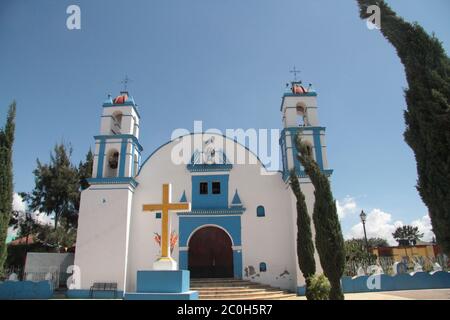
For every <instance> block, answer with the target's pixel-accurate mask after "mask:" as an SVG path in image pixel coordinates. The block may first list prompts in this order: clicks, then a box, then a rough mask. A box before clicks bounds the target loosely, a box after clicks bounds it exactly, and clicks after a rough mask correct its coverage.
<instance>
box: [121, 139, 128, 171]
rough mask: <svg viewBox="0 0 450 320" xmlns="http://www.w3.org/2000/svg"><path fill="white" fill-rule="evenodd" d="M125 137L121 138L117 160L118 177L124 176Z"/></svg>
mask: <svg viewBox="0 0 450 320" xmlns="http://www.w3.org/2000/svg"><path fill="white" fill-rule="evenodd" d="M127 141H128V139H127V138H123V139H122V144H121V146H120V160H119V177H125V162H126V155H127Z"/></svg>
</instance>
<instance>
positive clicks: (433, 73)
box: [357, 0, 450, 255]
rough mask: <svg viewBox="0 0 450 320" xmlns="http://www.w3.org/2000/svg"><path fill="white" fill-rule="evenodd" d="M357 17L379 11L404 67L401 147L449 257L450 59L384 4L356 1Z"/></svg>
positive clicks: (435, 41) (379, 0)
mask: <svg viewBox="0 0 450 320" xmlns="http://www.w3.org/2000/svg"><path fill="white" fill-rule="evenodd" d="M357 1H358V4H359V7H360V16H361V18H363V19H366V18H368V17H369V16H370V15H371V13H368V12H367V9H368V7H369V6H371V5H377V6H378V7H379V8H380V12H381V32H382V34H383V35H384V37H385V38H386V39H387V40H388V41H389V42H390V43H391V44H392V45H393V46H394V47H395V49H396V50H397V54H398V56H399V58H400V60H401V62H402V63H403V65H404V67H405V73H406V79H407V81H408V87H409V88H408V89H406V90H405V97H406V104H407V110H406V111H405V114H404V116H405V123H406V131H405V133H404V137H405V141H406V142H407V144H408V145H409V146H410V147H411V149H412V150H413V152H414V155H415V158H416V165H417V173H418V181H417V190H418V191H419V194H420V196H421V198H422V200H423V202H424V203H425V204H426V206H427V207H428V210H429V215H430V218H431V223H432V226H433V231H434V234H435V235H436V240H437V242H438V243H439V244H440V245H441V246H442V249H443V251H444V252H445V253H447V254H448V255H450V210H449V208H450V156H449V151H450V130H449V128H450V102H449V98H450V59H449V57H448V56H447V55H446V53H445V51H444V49H443V48H442V44H441V43H440V41H439V40H438V39H437V38H436V37H435V36H434V35H432V36H430V35H428V34H427V33H426V32H425V30H424V29H423V28H422V27H421V26H420V25H418V24H417V23H413V24H411V23H408V22H406V21H404V20H403V19H402V18H401V17H399V16H397V15H396V13H395V12H394V11H393V10H392V9H391V8H390V7H389V6H388V5H387V4H386V3H385V2H384V1H383V0H357Z"/></svg>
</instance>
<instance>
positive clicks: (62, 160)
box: [25, 144, 80, 230]
mask: <svg viewBox="0 0 450 320" xmlns="http://www.w3.org/2000/svg"><path fill="white" fill-rule="evenodd" d="M71 154H72V149H71V148H70V147H66V146H65V145H64V144H57V145H56V146H55V148H54V150H53V153H51V154H50V163H48V164H43V163H41V162H40V161H39V159H38V160H37V168H36V169H35V170H34V171H33V173H34V176H35V187H34V189H33V191H32V192H31V193H29V194H26V195H25V200H26V201H27V203H28V207H29V209H30V210H32V211H37V212H42V213H45V214H47V215H54V221H55V225H54V229H55V230H57V229H58V223H59V222H60V220H62V221H63V222H64V223H66V224H67V225H66V227H70V224H71V222H72V223H73V220H75V221H76V215H77V206H78V203H79V191H80V179H79V175H78V170H77V168H76V167H75V166H73V165H72V163H71V162H70V156H71ZM74 218H75V219H74Z"/></svg>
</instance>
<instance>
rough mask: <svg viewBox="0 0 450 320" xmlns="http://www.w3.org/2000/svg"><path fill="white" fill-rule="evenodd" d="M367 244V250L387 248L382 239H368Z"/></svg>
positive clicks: (386, 243) (387, 245)
mask: <svg viewBox="0 0 450 320" xmlns="http://www.w3.org/2000/svg"><path fill="white" fill-rule="evenodd" d="M361 240H362V239H361ZM367 242H368V243H369V248H379V247H389V243H388V242H387V240H386V239H382V238H369V239H367Z"/></svg>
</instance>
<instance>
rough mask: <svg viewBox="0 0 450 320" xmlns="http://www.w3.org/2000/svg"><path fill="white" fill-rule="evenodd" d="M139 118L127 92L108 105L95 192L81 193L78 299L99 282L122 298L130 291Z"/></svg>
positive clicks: (98, 149) (73, 292)
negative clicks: (114, 287)
mask: <svg viewBox="0 0 450 320" xmlns="http://www.w3.org/2000/svg"><path fill="white" fill-rule="evenodd" d="M139 118H140V117H139V112H138V109H137V105H136V103H135V102H134V99H133V97H131V96H130V95H129V93H128V92H126V91H123V92H121V93H120V95H118V96H117V97H116V98H114V99H112V98H111V97H108V99H107V101H105V102H104V103H103V108H102V115H101V122H100V134H99V135H96V136H95V137H94V138H95V153H94V163H93V172H92V178H91V179H88V182H89V184H90V187H89V188H88V189H86V190H84V191H83V192H82V193H81V202H80V203H81V204H80V212H79V218H78V233H77V243H76V253H75V265H76V266H77V267H78V268H79V270H80V275H81V280H80V287H79V288H77V289H75V290H71V291H70V294H71V296H73V297H85V296H86V295H88V293H89V288H90V287H91V286H92V285H93V284H94V283H95V282H105V283H106V282H115V283H117V290H118V291H119V293H123V292H124V291H125V288H126V268H127V253H128V239H129V229H128V227H129V224H130V217H131V210H132V200H133V194H134V191H135V188H136V187H137V185H138V183H137V181H136V180H135V177H136V175H137V174H138V170H139V163H140V161H141V152H142V147H141V145H140V143H139ZM86 292H87V293H86Z"/></svg>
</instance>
